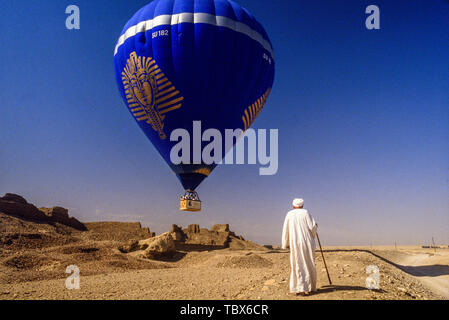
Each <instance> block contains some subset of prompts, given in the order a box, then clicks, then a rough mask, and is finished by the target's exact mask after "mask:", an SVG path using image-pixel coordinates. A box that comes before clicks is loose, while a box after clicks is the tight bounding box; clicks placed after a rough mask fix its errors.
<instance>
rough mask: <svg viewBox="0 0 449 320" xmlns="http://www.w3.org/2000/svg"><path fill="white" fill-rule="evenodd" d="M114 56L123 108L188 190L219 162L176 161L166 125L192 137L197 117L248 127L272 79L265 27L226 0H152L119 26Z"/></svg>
mask: <svg viewBox="0 0 449 320" xmlns="http://www.w3.org/2000/svg"><path fill="white" fill-rule="evenodd" d="M114 63H115V73H116V80H117V84H118V87H119V91H120V93H121V95H122V97H123V99H124V101H125V104H126V105H127V108H128V109H129V111H130V112H131V114H132V115H133V117H134V118H135V120H136V121H137V123H138V124H139V126H140V128H141V129H142V130H143V132H144V133H145V134H146V136H147V137H148V138H149V140H150V141H151V142H152V143H153V145H154V146H155V147H156V149H157V150H158V151H159V153H160V154H161V156H162V157H163V158H164V160H165V161H166V162H167V163H168V165H169V166H170V167H171V169H172V170H173V171H174V172H175V174H176V175H177V176H178V178H179V180H180V181H181V183H182V185H183V187H184V188H185V189H191V190H195V188H196V187H197V186H198V185H199V184H200V183H201V181H202V180H203V179H204V178H205V177H207V176H208V175H209V174H210V172H211V171H212V170H213V169H214V167H215V166H216V164H205V163H204V162H199V163H196V164H193V161H194V159H193V155H191V156H190V159H191V161H190V164H185V163H184V164H173V163H172V162H171V161H170V150H171V148H172V147H173V146H174V145H175V144H176V143H177V141H170V134H171V132H172V131H173V130H175V129H178V128H183V129H185V130H187V131H188V132H189V133H190V137H193V132H192V122H193V121H201V128H202V130H203V131H204V130H206V129H209V128H215V129H218V130H219V131H220V132H221V133H222V135H223V137H224V130H225V129H237V128H240V129H242V130H246V129H248V128H249V127H250V126H251V124H252V123H253V122H254V120H255V119H256V117H257V115H258V114H259V112H260V111H261V110H262V108H263V106H264V104H265V101H266V99H267V98H268V95H269V93H270V90H271V87H272V85H273V80H274V58H273V49H272V45H271V43H270V40H269V39H268V36H267V34H266V32H265V30H264V29H263V27H262V26H261V25H260V24H259V23H258V22H257V21H256V19H255V18H254V17H253V16H252V15H251V14H250V13H249V12H248V11H247V10H246V9H244V8H242V7H241V6H239V5H238V4H237V3H235V2H233V1H228V0H155V1H153V2H151V3H149V4H148V5H146V6H144V7H143V8H142V9H140V10H139V11H138V12H137V13H136V14H135V15H134V16H133V17H132V18H131V19H130V20H129V21H128V23H127V24H126V25H125V27H124V28H123V31H122V33H121V35H120V37H119V40H118V43H117V45H116V48H115V52H114ZM223 140H224V139H223ZM191 144H193V141H191ZM223 144H224V141H223ZM191 150H193V149H192V148H191ZM223 155H224V153H223Z"/></svg>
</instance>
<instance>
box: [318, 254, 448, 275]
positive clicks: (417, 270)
mask: <svg viewBox="0 0 449 320" xmlns="http://www.w3.org/2000/svg"><path fill="white" fill-rule="evenodd" d="M323 252H365V253H369V254H372V255H373V256H375V257H376V258H379V259H380V260H382V261H384V262H386V263H388V264H390V265H392V266H394V267H396V268H398V269H400V270H402V271H404V272H405V273H408V274H410V275H412V276H415V277H438V276H446V275H449V266H448V265H441V264H434V265H425V266H404V265H400V264H397V263H395V262H393V261H391V260H388V259H386V258H384V257H382V256H380V255H378V254H377V253H374V252H373V251H370V250H365V249H328V250H323Z"/></svg>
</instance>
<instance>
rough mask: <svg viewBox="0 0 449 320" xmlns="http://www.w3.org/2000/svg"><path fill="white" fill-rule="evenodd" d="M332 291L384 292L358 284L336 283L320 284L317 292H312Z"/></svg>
mask: <svg viewBox="0 0 449 320" xmlns="http://www.w3.org/2000/svg"><path fill="white" fill-rule="evenodd" d="M334 291H375V292H384V291H383V290H370V289H367V288H366V287H360V286H337V285H327V286H322V287H321V288H319V289H318V291H317V292H314V293H313V294H314V295H315V294H320V293H329V292H334Z"/></svg>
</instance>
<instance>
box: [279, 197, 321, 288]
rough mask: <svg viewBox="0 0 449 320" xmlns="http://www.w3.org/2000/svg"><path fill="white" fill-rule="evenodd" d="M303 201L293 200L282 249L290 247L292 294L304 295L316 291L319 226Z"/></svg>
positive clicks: (283, 236) (283, 234)
mask: <svg viewBox="0 0 449 320" xmlns="http://www.w3.org/2000/svg"><path fill="white" fill-rule="evenodd" d="M303 207H304V200H303V199H295V200H293V210H291V211H289V212H288V213H287V216H286V217H285V222H284V228H283V231H282V248H283V249H287V247H290V265H291V269H292V270H291V275H290V292H291V293H296V294H297V295H298V294H301V295H304V294H308V293H310V292H312V291H316V267H315V259H314V252H315V237H316V231H317V227H318V225H317V224H316V222H315V220H313V218H312V216H311V215H310V214H309V212H308V211H307V210H305V209H304V208H303Z"/></svg>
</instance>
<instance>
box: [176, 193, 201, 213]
mask: <svg viewBox="0 0 449 320" xmlns="http://www.w3.org/2000/svg"><path fill="white" fill-rule="evenodd" d="M179 210H181V211H190V212H197V211H201V200H200V198H199V197H198V193H196V192H195V191H191V190H186V193H185V194H184V195H183V196H181V199H180V201H179Z"/></svg>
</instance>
